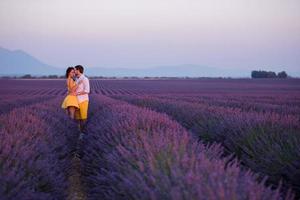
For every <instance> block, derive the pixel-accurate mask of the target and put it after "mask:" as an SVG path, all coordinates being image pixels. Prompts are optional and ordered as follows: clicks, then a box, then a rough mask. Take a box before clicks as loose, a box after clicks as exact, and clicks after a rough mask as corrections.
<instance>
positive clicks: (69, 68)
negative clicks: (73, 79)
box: [66, 67, 74, 78]
mask: <svg viewBox="0 0 300 200" xmlns="http://www.w3.org/2000/svg"><path fill="white" fill-rule="evenodd" d="M73 69H74V67H68V69H67V70H66V78H68V76H69V74H70V72H71V71H72V70H73Z"/></svg>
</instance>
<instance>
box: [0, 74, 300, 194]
mask: <svg viewBox="0 0 300 200" xmlns="http://www.w3.org/2000/svg"><path fill="white" fill-rule="evenodd" d="M90 83H91V94H90V106H89V119H88V123H87V126H86V130H85V132H86V133H87V134H86V135H85V137H84V138H83V139H82V140H80V139H79V134H80V133H79V131H78V128H77V126H76V124H75V123H73V122H71V121H70V120H69V119H68V117H67V116H66V115H65V112H64V110H62V109H61V108H60V105H61V102H62V101H63V99H64V97H65V95H66V92H67V91H66V87H65V80H4V79H3V80H0V86H1V87H0V199H1V200H2V199H137V200H141V199H157V200H161V199H187V200H190V199H203V200H204V199H266V200H267V199H268V200H269V199H299V198H300V79H284V80H283V79H281V80H280V79H268V80H266V79H260V80H254V79H198V80H197V79H191V80H91V81H90Z"/></svg>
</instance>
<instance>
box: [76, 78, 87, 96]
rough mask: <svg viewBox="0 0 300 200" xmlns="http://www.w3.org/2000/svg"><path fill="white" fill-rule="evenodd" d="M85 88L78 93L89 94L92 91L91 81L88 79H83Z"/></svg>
mask: <svg viewBox="0 0 300 200" xmlns="http://www.w3.org/2000/svg"><path fill="white" fill-rule="evenodd" d="M83 86H84V88H83V90H82V91H80V92H78V93H77V95H84V94H89V93H90V83H89V80H88V79H84V80H83Z"/></svg>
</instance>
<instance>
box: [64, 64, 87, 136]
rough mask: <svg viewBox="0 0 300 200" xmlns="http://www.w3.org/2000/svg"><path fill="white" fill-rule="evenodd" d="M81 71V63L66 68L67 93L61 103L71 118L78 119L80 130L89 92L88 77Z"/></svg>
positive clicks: (84, 119) (83, 122) (84, 121)
mask: <svg viewBox="0 0 300 200" xmlns="http://www.w3.org/2000/svg"><path fill="white" fill-rule="evenodd" d="M83 71H84V68H83V67H82V66H81V65H77V66H75V67H68V69H67V70H66V78H67V88H68V95H67V96H66V98H65V99H64V101H63V103H62V105H61V107H62V108H63V109H65V110H66V113H67V114H68V115H69V116H70V118H71V119H72V120H76V121H78V126H79V129H80V131H81V132H82V131H83V128H84V126H85V124H86V121H87V115H88V106H89V93H90V83H89V79H88V78H87V77H86V76H85V75H84V74H83Z"/></svg>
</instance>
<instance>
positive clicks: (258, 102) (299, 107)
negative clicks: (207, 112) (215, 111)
mask: <svg viewBox="0 0 300 200" xmlns="http://www.w3.org/2000/svg"><path fill="white" fill-rule="evenodd" d="M231 95H232V96H231ZM155 97H158V98H161V99H169V100H173V101H184V102H190V103H198V104H203V105H206V106H219V107H225V108H236V109H240V110H241V111H250V112H252V111H255V112H263V113H264V112H275V113H278V114H289V115H291V114H293V115H296V116H298V117H299V116H300V95H298V96H297V95H296V96H288V97H281V98H279V97H277V96H272V95H271V96H261V97H255V98H254V97H253V96H241V95H236V94H232V93H230V96H226V95H209V96H203V95H195V94H190V95H182V94H176V95H174V94H169V95H155Z"/></svg>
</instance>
